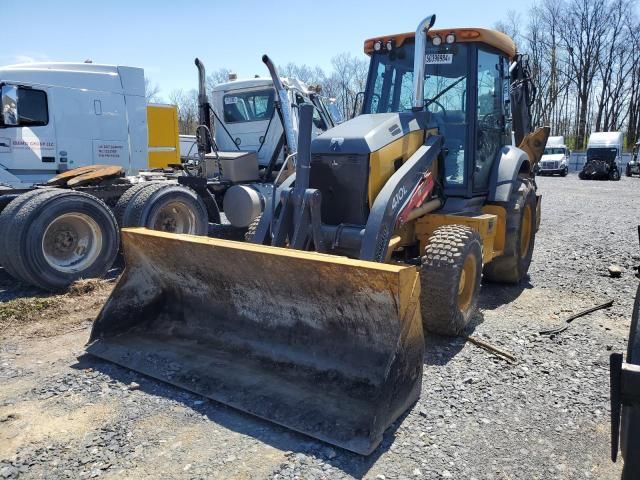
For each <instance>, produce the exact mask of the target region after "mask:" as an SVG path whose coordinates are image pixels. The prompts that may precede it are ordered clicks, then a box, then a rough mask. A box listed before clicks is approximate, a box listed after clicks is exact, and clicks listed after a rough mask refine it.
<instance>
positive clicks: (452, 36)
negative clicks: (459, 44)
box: [444, 32, 456, 44]
mask: <svg viewBox="0 0 640 480" xmlns="http://www.w3.org/2000/svg"><path fill="white" fill-rule="evenodd" d="M444 40H445V42H447V43H449V44H451V43H453V42H455V41H456V35H455V33H453V32H451V33H449V34H447V36H446V37H445V39H444Z"/></svg>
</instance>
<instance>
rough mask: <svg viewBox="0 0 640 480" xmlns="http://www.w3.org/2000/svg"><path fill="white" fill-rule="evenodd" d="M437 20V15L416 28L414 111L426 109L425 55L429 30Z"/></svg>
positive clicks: (427, 18)
mask: <svg viewBox="0 0 640 480" xmlns="http://www.w3.org/2000/svg"><path fill="white" fill-rule="evenodd" d="M435 21H436V16H435V15H430V16H428V17H426V18H425V19H424V20H422V21H421V22H420V23H419V24H418V28H416V37H415V41H416V45H415V53H414V55H413V107H412V110H413V111H414V112H416V111H421V110H423V109H424V69H425V65H424V56H425V50H426V48H427V32H428V31H429V30H430V29H431V27H433V24H434V23H435Z"/></svg>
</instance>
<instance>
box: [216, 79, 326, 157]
mask: <svg viewBox="0 0 640 480" xmlns="http://www.w3.org/2000/svg"><path fill="white" fill-rule="evenodd" d="M281 80H282V84H283V86H284V87H285V89H286V90H287V92H288V94H289V100H290V102H291V105H292V107H293V108H292V109H291V110H292V111H291V117H292V120H293V129H294V131H295V135H297V134H298V113H297V107H298V106H299V105H301V104H303V103H305V102H308V103H312V104H313V105H314V106H315V107H316V108H315V109H314V116H313V135H314V136H317V135H319V134H321V133H322V132H325V131H327V130H328V129H330V128H332V127H333V126H334V125H335V123H337V122H336V120H334V118H333V116H332V115H331V114H330V113H329V110H330V103H329V101H328V99H325V98H323V97H322V96H320V95H319V94H318V92H317V91H315V89H313V88H311V87H309V86H307V85H305V84H304V83H303V82H300V81H299V80H297V79H295V78H282V79H281ZM276 99H277V96H276V92H275V89H274V86H273V81H272V80H271V78H253V79H247V80H232V81H229V82H225V83H221V84H219V85H216V86H215V87H213V89H212V102H211V103H212V106H213V110H214V111H215V114H216V115H215V116H216V118H215V123H214V125H215V132H214V138H215V141H216V143H217V145H218V147H219V148H220V150H223V151H234V150H243V151H255V152H257V154H258V163H259V165H260V166H261V167H266V166H267V165H268V164H269V162H270V160H271V157H272V155H274V154H277V155H279V156H280V157H281V158H280V159H278V161H277V162H276V164H281V163H282V161H283V160H284V157H283V153H282V149H281V148H278V143H279V140H280V138H281V136H282V132H283V129H282V123H281V122H280V120H279V119H278V115H277V111H276V108H275V101H276Z"/></svg>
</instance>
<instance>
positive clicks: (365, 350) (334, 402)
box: [87, 229, 424, 455]
mask: <svg viewBox="0 0 640 480" xmlns="http://www.w3.org/2000/svg"><path fill="white" fill-rule="evenodd" d="M122 244H123V247H124V253H125V261H126V268H125V271H124V273H123V274H122V277H121V278H120V281H119V282H118V284H117V286H116V287H115V289H114V291H113V293H112V294H111V297H110V298H109V299H108V300H107V303H106V304H105V306H104V307H103V309H102V311H101V312H100V314H99V316H98V318H97V319H96V321H95V324H94V326H93V330H92V332H91V338H90V339H89V344H88V346H87V351H88V352H89V353H91V354H93V355H96V356H98V357H101V358H104V359H106V360H110V361H112V362H115V363H117V364H120V365H123V366H125V367H128V368H131V369H132V370H136V371H139V372H142V373H144V374H146V375H149V376H151V377H155V378H158V379H160V380H163V381H166V382H168V383H171V384H174V385H177V386H179V387H182V388H185V389H187V390H190V391H193V392H196V393H198V394H201V395H204V396H206V397H209V398H212V399H214V400H217V401H220V402H222V403H225V404H228V405H231V406H233V407H236V408H238V409H240V410H244V411H246V412H249V413H251V414H253V415H257V416H259V417H262V418H265V419H267V420H270V421H272V422H275V423H278V424H281V425H284V426H286V427H289V428H291V429H293V430H297V431H299V432H302V433H305V434H307V435H310V436H312V437H316V438H318V439H321V440H324V441H326V442H329V443H332V444H334V445H338V446H340V447H343V448H346V449H348V450H352V451H354V452H357V453H360V454H365V455H366V454H369V453H371V452H372V451H373V450H374V449H375V448H376V446H377V445H378V444H379V443H380V441H381V439H382V434H383V432H384V431H385V429H386V428H387V427H389V425H390V424H391V423H392V422H394V421H395V420H396V419H397V418H398V417H399V416H400V415H401V414H402V413H403V412H404V411H405V410H406V409H407V408H409V407H410V406H411V405H412V404H413V403H414V402H415V401H416V400H417V398H418V396H419V393H420V385H421V380H422V360H423V358H422V357H423V353H424V339H423V336H422V335H423V334H422V322H421V320H420V309H419V294H420V291H419V285H420V282H419V281H418V273H417V271H416V269H415V268H414V267H402V266H395V265H386V264H381V263H373V262H363V261H359V260H350V259H347V258H344V257H336V256H332V255H323V254H319V253H313V252H303V251H297V250H292V249H284V248H276V247H269V246H263V245H255V244H248V243H241V242H232V241H228V240H219V239H212V238H203V237H195V236H188V235H176V234H169V233H165V232H159V231H152V230H146V229H124V230H123V231H122Z"/></svg>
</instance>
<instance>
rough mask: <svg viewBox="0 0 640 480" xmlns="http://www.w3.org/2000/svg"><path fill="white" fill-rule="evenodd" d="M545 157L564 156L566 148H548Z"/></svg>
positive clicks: (545, 150)
mask: <svg viewBox="0 0 640 480" xmlns="http://www.w3.org/2000/svg"><path fill="white" fill-rule="evenodd" d="M544 154H545V155H558V154H561V155H564V148H562V147H548V148H545V149H544Z"/></svg>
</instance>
